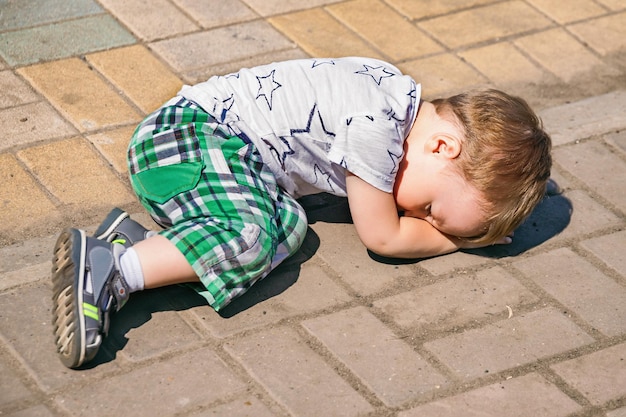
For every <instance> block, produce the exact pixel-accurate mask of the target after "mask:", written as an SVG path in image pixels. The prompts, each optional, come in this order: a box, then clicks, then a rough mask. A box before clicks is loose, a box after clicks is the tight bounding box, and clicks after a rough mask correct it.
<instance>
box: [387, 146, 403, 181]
mask: <svg viewBox="0 0 626 417" xmlns="http://www.w3.org/2000/svg"><path fill="white" fill-rule="evenodd" d="M387 153H388V154H389V158H391V162H392V163H393V168H392V169H391V172H390V173H389V174H391V175H395V174H396V173H397V172H398V162H400V159H401V158H402V155H396V154H394V153H393V152H391V151H390V150H389V149H387Z"/></svg>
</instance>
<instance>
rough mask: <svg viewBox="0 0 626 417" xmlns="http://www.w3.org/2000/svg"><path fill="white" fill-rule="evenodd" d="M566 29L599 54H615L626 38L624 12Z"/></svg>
mask: <svg viewBox="0 0 626 417" xmlns="http://www.w3.org/2000/svg"><path fill="white" fill-rule="evenodd" d="M568 29H569V30H570V31H572V33H573V34H574V35H576V36H577V37H578V38H580V39H581V40H582V41H583V42H585V43H586V44H588V45H589V46H591V47H592V48H593V49H594V50H595V51H596V52H598V53H599V54H601V55H609V54H611V53H616V52H619V51H620V49H621V48H622V40H623V39H624V37H626V12H624V13H619V14H616V15H612V16H607V17H602V18H599V19H594V20H589V21H585V22H582V23H578V24H575V25H572V26H568Z"/></svg>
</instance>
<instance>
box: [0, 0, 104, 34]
mask: <svg viewBox="0 0 626 417" xmlns="http://www.w3.org/2000/svg"><path fill="white" fill-rule="evenodd" d="M102 12H103V10H102V8H101V7H100V6H99V5H98V3H96V2H95V1H92V0H75V1H71V2H67V1H65V0H25V1H19V2H17V1H4V2H2V15H1V16H0V31H5V30H13V29H18V28H26V27H31V26H38V25H43V24H46V23H52V22H57V21H60V20H66V19H75V18H78V17H82V16H88V15H93V14H98V13H102Z"/></svg>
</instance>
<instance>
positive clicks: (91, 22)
mask: <svg viewBox="0 0 626 417" xmlns="http://www.w3.org/2000/svg"><path fill="white" fill-rule="evenodd" d="M103 33H106V36H102V34H103ZM2 37H3V40H2V42H0V55H1V56H2V57H3V58H4V59H5V60H6V61H7V63H9V65H13V66H17V65H29V64H34V63H37V62H42V61H50V60H55V59H62V58H67V57H70V56H73V55H79V54H84V53H88V52H94V51H101V50H103V49H107V48H114V47H116V46H122V45H128V44H132V43H135V38H133V36H132V35H131V34H130V33H128V32H127V31H126V29H124V28H123V27H122V26H120V24H119V23H117V21H116V20H115V19H113V18H112V17H111V16H109V15H96V16H90V17H84V18H81V19H76V20H69V21H66V22H61V23H53V24H50V25H47V26H38V27H34V28H30V29H23V30H18V31H15V32H6V33H3V34H2ZM68 39H71V42H68Z"/></svg>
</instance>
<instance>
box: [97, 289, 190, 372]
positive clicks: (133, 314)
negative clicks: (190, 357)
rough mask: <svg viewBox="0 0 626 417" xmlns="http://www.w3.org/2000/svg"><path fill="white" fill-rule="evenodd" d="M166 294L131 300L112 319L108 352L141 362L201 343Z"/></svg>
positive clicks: (142, 294)
mask: <svg viewBox="0 0 626 417" xmlns="http://www.w3.org/2000/svg"><path fill="white" fill-rule="evenodd" d="M163 291H166V290H165V289H164V290H161V291H159V290H156V291H142V292H140V293H137V294H133V295H132V296H131V299H130V301H129V302H128V303H127V304H126V305H125V306H124V308H123V309H122V310H120V311H119V313H117V314H115V317H114V319H112V323H111V330H110V333H109V336H108V337H107V339H106V343H107V349H110V350H119V351H120V355H121V356H123V357H125V358H126V359H128V360H130V361H133V362H138V361H142V360H145V359H149V358H153V357H157V356H160V355H163V354H166V353H171V352H175V351H180V350H182V349H185V348H189V347H190V346H193V344H194V343H197V342H199V341H200V336H198V335H197V334H196V333H195V332H194V331H193V330H192V329H191V327H189V326H188V325H187V324H186V323H185V322H184V321H183V320H182V319H181V317H180V316H179V315H178V314H177V313H176V312H175V311H172V310H173V309H172V308H171V307H170V304H169V303H168V302H167V299H166V298H164V296H163V295H162V292H163ZM155 335H158V337H155Z"/></svg>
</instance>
